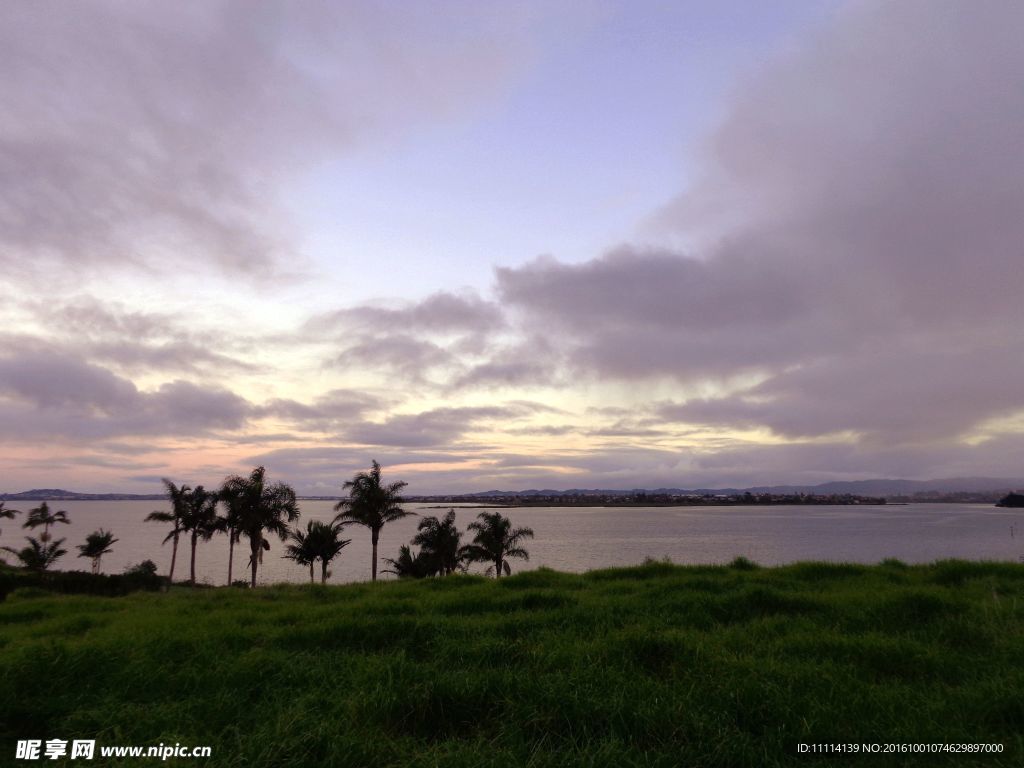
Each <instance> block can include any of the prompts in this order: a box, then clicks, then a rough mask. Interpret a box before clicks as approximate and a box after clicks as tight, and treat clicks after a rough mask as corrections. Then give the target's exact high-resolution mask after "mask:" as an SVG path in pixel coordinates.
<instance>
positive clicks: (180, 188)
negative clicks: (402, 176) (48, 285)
mask: <svg viewBox="0 0 1024 768" xmlns="http://www.w3.org/2000/svg"><path fill="white" fill-rule="evenodd" d="M538 15H541V14H539V11H538V9H535V8H527V7H523V8H519V9H512V8H509V9H506V10H500V9H499V10H497V11H496V10H495V9H494V8H487V9H483V8H481V7H479V6H478V5H477V4H474V3H449V4H447V5H445V6H443V7H441V8H440V9H438V8H436V7H434V6H431V8H429V9H428V8H426V7H422V8H417V7H408V8H403V9H402V12H401V13H396V12H394V9H390V8H388V7H386V6H381V5H380V4H378V3H371V2H351V3H344V4H331V3H280V2H262V1H261V0H256V1H255V2H249V1H248V0H245V1H243V0H210V1H209V2H205V1H204V2H188V1H187V2H181V3H174V4H173V5H169V4H166V3H161V2H139V3H131V4H125V3H120V2H113V1H112V0H111V1H108V0H95V1H94V2H89V3H76V4H73V5H70V6H67V5H64V4H62V3H56V2H52V1H48V0H43V1H42V2H38V3H15V4H5V5H4V7H3V8H2V9H0V69H2V70H3V72H4V77H3V78H2V80H0V100H2V102H3V104H4V114H3V116H2V117H0V264H2V265H3V266H4V267H5V268H6V269H7V270H8V274H9V275H12V276H13V275H22V276H33V275H34V276H38V275H40V274H49V275H50V277H51V280H53V279H55V278H59V277H60V276H61V275H62V274H66V273H67V271H68V270H71V271H74V270H77V269H89V270H94V269H95V268H97V267H98V266H100V265H104V264H113V265H117V266H119V267H122V268H123V267H125V266H128V265H134V266H136V267H139V268H143V269H149V270H151V269H157V270H170V271H174V270H178V269H180V268H181V265H182V264H184V263H190V264H191V266H193V267H194V266H196V265H199V264H207V263H214V264H216V265H218V266H220V267H221V268H224V269H228V270H230V271H231V272H232V273H234V274H253V273H254V272H256V271H257V270H260V269H265V268H267V267H268V266H271V265H277V266H278V267H281V266H282V263H283V262H287V263H288V264H289V265H293V264H294V263H295V261H296V259H297V254H296V249H295V246H294V244H293V243H292V242H290V238H291V237H292V234H293V233H292V232H291V231H290V226H289V223H288V221H287V220H286V217H285V216H284V214H283V212H282V210H281V208H280V207H279V205H278V200H277V196H276V190H278V189H280V188H282V187H283V186H285V185H286V184H288V183H290V182H294V181H296V180H297V179H298V177H299V174H301V173H302V172H303V171H304V170H307V169H309V168H310V167H311V166H312V164H313V163H315V162H322V161H323V160H324V158H326V157H330V156H331V155H332V154H336V153H339V152H343V151H346V150H348V149H350V148H351V147H352V146H353V145H354V144H355V143H356V142H360V141H364V140H368V139H371V138H377V137H379V136H380V135H381V134H387V133H393V132H395V131H398V130H401V129H402V128H403V127H404V126H406V125H407V124H409V123H411V122H416V121H420V120H433V119H437V118H440V117H444V116H447V115H450V114H452V113H454V112H457V111H458V110H460V109H462V108H464V107H465V106H466V105H468V104H472V103H475V102H478V101H479V100H480V99H481V98H483V97H485V95H486V94H488V93H489V92H491V90H492V89H493V88H494V87H495V86H496V85H497V84H498V83H501V82H503V81H504V80H505V79H506V78H507V77H508V76H509V75H510V73H511V72H513V71H516V70H517V68H518V67H520V66H521V65H522V63H523V62H524V61H525V60H527V59H528V58H529V54H528V46H527V44H526V40H527V39H528V37H529V30H530V29H531V27H532V25H533V24H534V23H535V22H536V18H537V16H538ZM455 20H457V23H454V22H455Z"/></svg>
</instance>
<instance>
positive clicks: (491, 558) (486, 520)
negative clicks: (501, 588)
mask: <svg viewBox="0 0 1024 768" xmlns="http://www.w3.org/2000/svg"><path fill="white" fill-rule="evenodd" d="M467 527H468V528H469V530H471V531H474V532H475V533H476V535H475V536H474V537H473V543H472V544H470V545H469V546H468V547H467V548H466V557H467V558H468V559H470V560H473V561H475V562H480V563H490V566H489V567H488V568H487V575H488V576H490V575H491V573H493V574H494V578H496V579H497V578H500V577H501V575H502V573H504V574H505V575H506V576H508V575H509V574H510V573H512V569H511V568H510V567H509V564H508V560H509V558H513V557H515V558H519V559H520V560H529V559H530V554H529V552H527V551H526V550H525V549H524V548H523V547H522V546H521V542H522V541H523V540H524V539H532V538H533V529H532V528H513V527H512V521H511V520H509V519H508V518H507V517H505V516H504V515H503V514H501V513H500V512H481V513H480V514H479V515H477V519H476V521H474V522H472V523H470V524H469V526H467Z"/></svg>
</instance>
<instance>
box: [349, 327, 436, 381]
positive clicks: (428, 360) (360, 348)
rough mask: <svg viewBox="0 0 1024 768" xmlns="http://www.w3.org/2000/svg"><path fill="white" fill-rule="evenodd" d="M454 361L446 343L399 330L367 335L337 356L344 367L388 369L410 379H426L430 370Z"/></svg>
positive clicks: (405, 378)
mask: <svg viewBox="0 0 1024 768" xmlns="http://www.w3.org/2000/svg"><path fill="white" fill-rule="evenodd" d="M454 363H455V357H454V355H453V354H452V353H451V352H449V351H448V350H447V349H445V348H444V347H442V346H440V345H438V344H435V343H434V342H432V341H426V340H424V339H417V338H414V337H412V336H407V335H405V334H400V333H399V334H395V335H391V336H370V337H364V338H363V340H362V341H360V342H359V343H358V344H354V345H352V346H350V347H347V348H346V349H345V350H344V351H342V352H341V353H340V354H339V355H338V356H337V357H336V358H335V359H334V365H335V366H336V367H337V368H338V369H340V370H342V371H344V370H351V369H355V370H365V369H385V370H388V371H392V372H395V373H398V374H399V375H401V376H402V378H403V379H404V380H406V381H411V382H423V381H425V380H426V376H427V374H428V373H429V372H430V371H431V370H433V369H436V368H444V367H448V366H451V365H453V364H454Z"/></svg>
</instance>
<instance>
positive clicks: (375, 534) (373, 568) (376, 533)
mask: <svg viewBox="0 0 1024 768" xmlns="http://www.w3.org/2000/svg"><path fill="white" fill-rule="evenodd" d="M378 539H380V529H379V528H374V529H373V530H372V531H371V533H370V541H372V542H373V555H372V557H373V560H372V561H370V575H371V579H372V580H373V581H376V580H377V540H378Z"/></svg>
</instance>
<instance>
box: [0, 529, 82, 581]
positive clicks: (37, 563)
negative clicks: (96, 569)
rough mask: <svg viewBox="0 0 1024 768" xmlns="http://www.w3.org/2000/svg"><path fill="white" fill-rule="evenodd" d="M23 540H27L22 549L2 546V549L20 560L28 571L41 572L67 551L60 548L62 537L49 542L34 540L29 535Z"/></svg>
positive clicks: (62, 541)
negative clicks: (26, 544) (25, 545)
mask: <svg viewBox="0 0 1024 768" xmlns="http://www.w3.org/2000/svg"><path fill="white" fill-rule="evenodd" d="M25 540H26V541H28V546H27V547H23V548H22V549H14V547H4V549H5V550H7V551H8V552H10V553H11V554H12V555H14V556H15V557H17V558H18V559H19V560H21V564H22V565H23V566H24V567H25V568H28V569H29V570H30V571H39V572H40V573H41V572H42V571H45V570H46V569H47V568H49V567H50V566H51V565H53V564H54V563H55V562H57V561H58V560H59V559H60V558H62V557H64V555H66V554H67V553H68V551H67V550H66V549H61V544H63V543H64V539H57V540H56V541H54V542H53V543H51V544H47V543H46V542H44V541H39V540H36V539H34V538H32V537H31V536H26V537H25Z"/></svg>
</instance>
